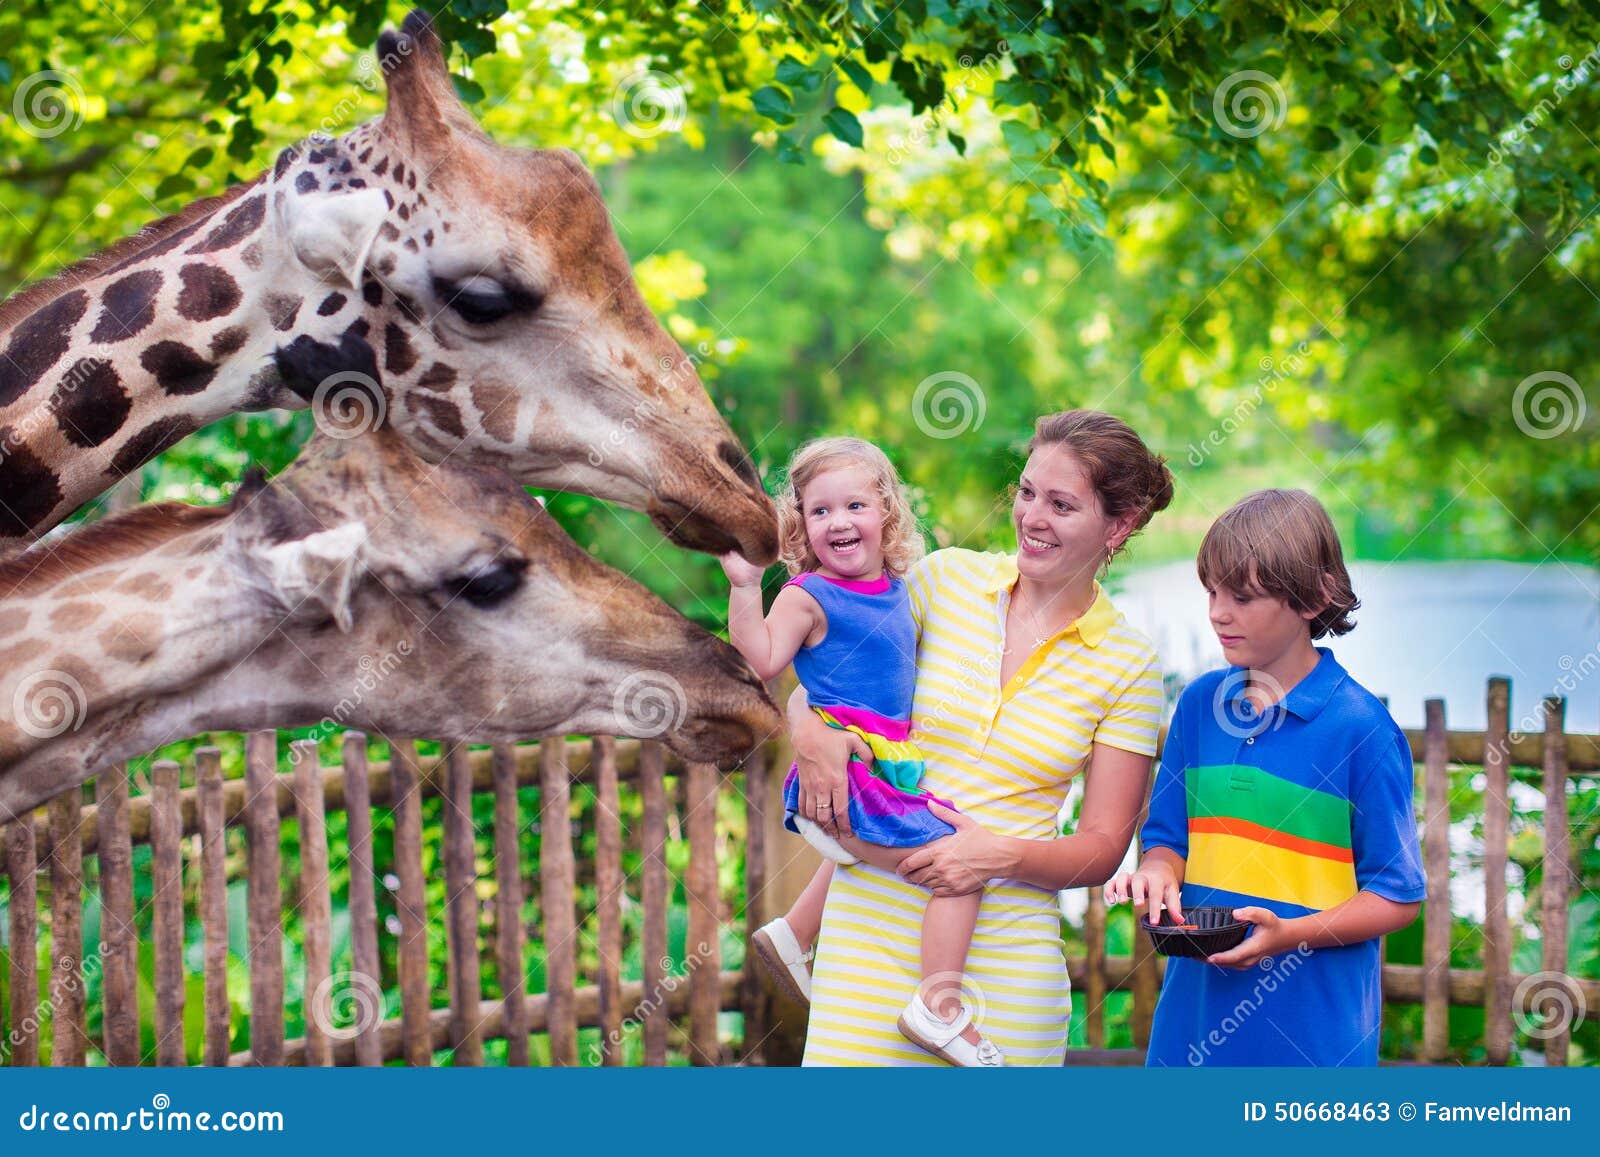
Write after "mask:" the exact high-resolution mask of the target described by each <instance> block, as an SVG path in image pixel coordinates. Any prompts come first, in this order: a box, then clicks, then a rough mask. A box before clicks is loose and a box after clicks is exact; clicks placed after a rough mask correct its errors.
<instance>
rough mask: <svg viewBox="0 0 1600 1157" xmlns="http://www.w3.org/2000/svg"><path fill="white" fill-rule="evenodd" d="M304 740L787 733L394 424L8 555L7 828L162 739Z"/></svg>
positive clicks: (493, 477)
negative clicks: (220, 488)
mask: <svg viewBox="0 0 1600 1157" xmlns="http://www.w3.org/2000/svg"><path fill="white" fill-rule="evenodd" d="M306 726H322V727H325V728H327V729H328V730H330V731H331V730H332V729H334V728H335V727H350V728H358V729H362V730H366V731H369V732H373V733H378V734H384V735H389V736H396V737H423V738H438V739H445V740H470V741H480V742H495V741H510V740H515V739H521V738H531V737H534V736H539V735H552V734H555V735H565V734H572V733H582V734H617V735H638V736H647V737H654V736H660V737H661V738H662V739H664V741H665V742H666V743H667V744H668V745H669V746H671V747H673V748H674V749H675V750H677V751H678V752H679V753H680V754H682V755H683V756H684V757H685V758H689V759H696V760H707V761H711V762H717V763H722V764H728V763H731V762H733V761H736V760H738V759H740V758H742V757H743V756H744V755H745V754H746V753H748V752H749V751H750V750H751V749H752V748H754V747H755V746H757V745H758V744H760V743H761V742H763V741H764V740H765V739H766V738H767V736H768V735H770V734H771V733H772V732H773V731H774V730H775V729H776V728H777V727H779V726H780V718H779V715H778V712H777V709H776V708H775V707H774V706H773V703H772V700H771V699H770V698H769V697H768V696H767V693H766V689H765V688H764V687H763V685H762V684H761V682H760V681H759V680H758V679H757V678H756V676H755V674H754V672H752V671H751V670H750V669H749V668H748V667H747V666H746V665H745V664H744V662H743V660H741V659H740V658H739V657H738V655H737V654H736V653H735V652H734V651H733V649H732V648H730V647H729V646H728V645H727V644H726V643H724V642H722V641H721V640H719V639H716V638H714V637H713V636H712V635H710V634H709V633H707V632H706V631H704V630H703V629H701V628H700V627H698V626H695V625H694V624H693V623H691V622H689V621H688V620H687V619H685V618H684V617H683V616H682V615H680V614H678V613H677V612H676V611H673V610H672V609H671V608H669V607H668V606H667V605H666V604H665V603H664V602H662V601H661V600H660V599H659V598H657V597H656V596H655V595H652V594H650V593H649V592H648V591H646V590H645V589H644V588H643V587H641V586H640V585H639V584H638V583H636V582H634V581H632V580H631V579H628V578H626V577H625V576H623V575H621V574H618V573H617V572H616V571H614V570H612V569H610V568H609V567H607V566H605V565H604V564H602V563H600V562H599V561H598V560H596V559H594V558H593V557H591V556H590V555H589V554H588V552H587V551H584V550H583V549H582V548H580V547H579V546H578V545H577V544H576V543H574V542H573V541H572V540H571V539H570V538H569V537H567V535H566V534H565V533H564V532H563V531H562V530H561V528H560V527H559V525H558V524H557V523H556V521H555V519H554V518H553V517H552V516H551V515H550V514H548V513H547V512H546V511H545V510H544V508H543V506H542V505H541V504H540V503H539V502H537V501H536V500H535V499H533V498H532V497H530V496H529V495H528V494H527V493H526V491H524V490H523V489H522V488H521V486H519V485H518V484H517V483H516V482H515V481H514V480H513V479H512V478H510V476H508V475H506V474H505V473H504V472H502V471H499V470H497V469H494V468H485V467H477V466H471V465H468V464H466V463H458V462H455V461H453V460H452V461H449V462H445V463H440V464H430V463H426V462H424V461H422V460H421V459H420V458H418V457H417V455H416V454H414V453H413V452H412V451H411V449H410V448H409V446H408V445H407V444H406V442H405V441H404V439H403V438H401V437H400V435H399V434H398V433H397V432H395V431H393V430H389V429H380V430H376V431H372V432H370V433H368V434H366V435H363V436H362V437H360V438H353V439H346V440H341V439H337V438H331V437H328V436H325V435H321V434H318V435H315V436H314V437H313V440H312V442H311V443H309V444H308V445H307V447H306V448H305V450H304V451H303V452H302V453H301V455H300V457H299V458H298V459H297V460H296V462H295V463H294V465H292V466H290V467H289V468H288V469H287V470H285V471H284V472H283V473H282V474H280V475H279V476H278V477H277V478H276V479H274V480H273V481H271V482H270V483H268V482H263V481H261V480H260V479H259V478H256V477H250V478H248V479H247V481H246V482H245V483H243V484H242V485H241V486H240V489H239V491H238V492H237V493H236V495H235V497H234V498H233V500H232V501H231V502H229V503H228V504H226V505H224V506H220V507H195V506H185V505H181V504H176V503H168V504H159V505H151V506H144V507H139V508H136V509H134V510H131V511H129V512H127V513H125V514H122V515H118V516H115V517H112V518H110V519H108V520H106V521H104V522H100V523H95V524H92V525H90V526H87V527H83V528H80V529H77V530H75V531H73V532H71V533H69V534H67V535H65V536H64V537H63V538H62V539H61V540H60V541H59V542H57V543H54V544H52V549H48V550H47V549H45V548H43V547H36V548H34V549H33V550H30V551H28V552H26V553H24V554H23V555H21V556H20V557H18V558H15V559H12V560H11V561H9V562H6V563H3V564H0V823H3V822H6V821H8V820H11V819H14V818H16V817H18V816H21V815H24V814H26V813H27V812H28V811H29V810H30V809H32V808H34V807H36V806H38V805H39V804H41V803H43V802H44V801H45V800H47V799H50V798H51V797H53V796H55V795H57V794H59V793H60V792H62V791H65V790H67V789H68V788H70V787H72V786H73V785H75V784H78V783H81V782H83V781H84V780H85V779H88V778H89V777H91V776H94V775H96V774H99V773H100V772H102V771H104V770H106V769H107V768H109V767H110V766H111V765H112V764H114V763H115V762H117V761H119V760H122V759H126V758H129V757H131V756H135V755H140V754H143V753H144V752H147V751H150V750H153V749H155V748H158V747H159V746H161V745H163V744H165V743H169V742H172V741H174V740H178V739H182V738H187V737H189V736H192V735H195V734H198V733H201V732H204V731H211V730H225V731H244V730H252V729H256V728H263V727H306Z"/></svg>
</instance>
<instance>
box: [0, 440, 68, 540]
mask: <svg viewBox="0 0 1600 1157" xmlns="http://www.w3.org/2000/svg"><path fill="white" fill-rule="evenodd" d="M6 447H10V449H9V450H7V452H6V453H5V454H4V455H0V536H16V535H22V534H26V533H27V532H28V531H30V530H32V529H33V528H34V527H35V526H36V525H38V524H39V523H40V522H41V521H43V519H44V517H45V515H47V514H49V513H50V512H51V511H52V510H54V509H55V508H56V504H57V503H58V502H60V501H61V497H62V496H61V483H60V480H59V479H57V477H56V475H55V471H53V470H51V469H50V468H49V467H48V466H46V465H45V464H44V462H42V461H41V460H40V458H39V456H38V455H37V454H35V453H34V452H33V451H32V450H30V449H29V448H28V447H27V446H24V445H21V439H20V437H19V436H18V435H17V434H16V432H15V431H13V430H12V428H11V427H10V426H0V448H6Z"/></svg>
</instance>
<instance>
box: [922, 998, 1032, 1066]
mask: <svg viewBox="0 0 1600 1157" xmlns="http://www.w3.org/2000/svg"><path fill="white" fill-rule="evenodd" d="M971 1023H972V1010H971V1009H969V1008H968V1007H967V1006H966V1005H962V1006H961V1014H960V1015H959V1016H957V1017H956V1018H955V1020H953V1021H951V1022H950V1023H949V1024H946V1023H945V1022H944V1021H942V1020H940V1019H939V1018H938V1017H937V1016H936V1015H934V1012H933V1010H932V1009H931V1008H929V1007H928V1006H927V1005H926V1004H924V1003H923V1002H922V994H921V993H912V995H911V1003H910V1004H908V1005H906V1007H905V1010H904V1011H903V1012H901V1013H900V1034H901V1035H902V1036H904V1037H905V1038H906V1039H907V1040H908V1041H911V1042H912V1043H914V1044H919V1045H921V1046H922V1047H923V1048H925V1049H927V1050H928V1051H929V1052H930V1053H932V1054H933V1055H934V1056H936V1057H939V1058H940V1059H941V1060H946V1061H949V1062H950V1063H951V1064H952V1065H959V1066H960V1067H962V1068H966V1069H979V1068H998V1067H1000V1066H1003V1065H1004V1064H1005V1063H1006V1055H1005V1054H1004V1053H1003V1052H1001V1051H1000V1050H999V1049H998V1048H997V1047H995V1043H994V1042H993V1041H992V1040H990V1039H989V1038H988V1037H980V1038H979V1039H978V1043H977V1044H972V1043H971V1042H970V1041H968V1040H967V1039H966V1038H965V1037H963V1036H962V1035H961V1033H962V1032H963V1031H964V1030H965V1029H966V1027H967V1026H968V1025H969V1024H971Z"/></svg>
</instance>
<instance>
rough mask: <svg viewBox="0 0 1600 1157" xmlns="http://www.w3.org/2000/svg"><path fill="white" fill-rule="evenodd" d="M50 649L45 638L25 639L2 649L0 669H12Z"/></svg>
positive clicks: (0, 652)
mask: <svg viewBox="0 0 1600 1157" xmlns="http://www.w3.org/2000/svg"><path fill="white" fill-rule="evenodd" d="M49 649H50V646H49V644H47V643H46V642H45V641H44V640H43V639H23V640H22V642H20V643H13V644H11V646H9V647H7V648H6V649H5V650H3V651H0V671H10V670H13V669H15V668H16V667H19V666H21V665H22V664H23V663H26V662H27V661H28V660H30V659H37V658H38V657H39V656H40V655H42V654H44V653H45V652H46V651H48V650H49Z"/></svg>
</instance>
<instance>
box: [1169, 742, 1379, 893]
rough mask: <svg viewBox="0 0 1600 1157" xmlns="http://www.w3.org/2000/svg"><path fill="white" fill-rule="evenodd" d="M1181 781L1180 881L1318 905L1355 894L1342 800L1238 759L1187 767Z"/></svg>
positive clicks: (1348, 818)
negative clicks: (1184, 812)
mask: <svg viewBox="0 0 1600 1157" xmlns="http://www.w3.org/2000/svg"><path fill="white" fill-rule="evenodd" d="M1184 779H1185V785H1186V791H1187V795H1188V805H1189V855H1188V858H1187V860H1186V866H1185V869H1184V882H1185V883H1186V884H1195V885H1198V886H1200V887H1205V888H1219V889H1222V890H1224V891H1228V892H1236V893H1239V894H1240V895H1244V896H1259V897H1261V898H1262V899H1264V900H1276V901H1281V902H1283V903H1286V904H1297V905H1299V906H1300V907H1303V908H1309V909H1313V910H1317V911H1320V910H1322V909H1326V908H1332V907H1333V906H1334V905H1336V904H1342V903H1343V902H1344V901H1346V900H1348V899H1350V898H1351V897H1352V896H1354V895H1355V894H1356V892H1357V890H1358V889H1357V887H1356V867H1355V856H1354V854H1353V853H1352V851H1351V847H1350V830H1351V822H1350V821H1351V814H1350V801H1349V800H1348V799H1345V798H1343V797H1341V796H1337V795H1330V794H1329V793H1328V792H1325V791H1318V790H1316V789H1315V788H1310V787H1305V786H1303V785H1301V784H1297V783H1294V782H1293V781H1291V780H1288V779H1285V778H1283V777H1281V776H1277V775H1274V774H1273V773H1272V772H1270V771H1267V770H1266V769H1265V768H1260V767H1248V766H1244V765H1239V764H1225V765H1221V766H1214V767H1191V768H1189V769H1188V770H1187V771H1186V773H1185V775H1184Z"/></svg>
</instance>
